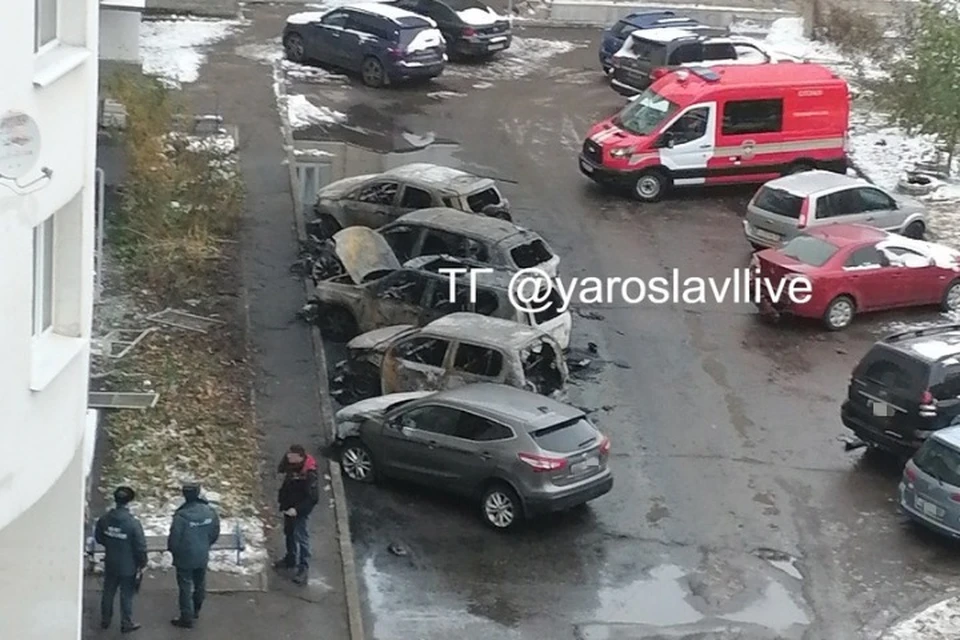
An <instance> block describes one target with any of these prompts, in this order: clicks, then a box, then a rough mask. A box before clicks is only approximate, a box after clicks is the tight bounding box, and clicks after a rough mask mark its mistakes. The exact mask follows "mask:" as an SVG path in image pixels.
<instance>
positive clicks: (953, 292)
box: [941, 280, 960, 311]
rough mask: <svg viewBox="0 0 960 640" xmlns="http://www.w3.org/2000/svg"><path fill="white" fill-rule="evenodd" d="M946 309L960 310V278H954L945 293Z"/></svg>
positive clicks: (944, 304) (944, 303)
mask: <svg viewBox="0 0 960 640" xmlns="http://www.w3.org/2000/svg"><path fill="white" fill-rule="evenodd" d="M941 306H942V307H943V310H944V311H960V280H954V281H953V282H951V283H950V286H948V287H947V290H946V291H945V292H944V293H943V304H942V305H941Z"/></svg>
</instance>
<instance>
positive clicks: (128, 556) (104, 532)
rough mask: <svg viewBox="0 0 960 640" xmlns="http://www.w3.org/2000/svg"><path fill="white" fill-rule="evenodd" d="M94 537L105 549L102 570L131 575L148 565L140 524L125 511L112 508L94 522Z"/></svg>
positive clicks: (114, 573)
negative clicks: (95, 524) (95, 523)
mask: <svg viewBox="0 0 960 640" xmlns="http://www.w3.org/2000/svg"><path fill="white" fill-rule="evenodd" d="M94 537H95V538H96V540H97V542H98V543H100V544H101V545H103V548H104V549H105V550H106V554H105V558H104V571H105V572H106V573H110V574H113V575H118V576H132V575H135V574H136V573H137V569H140V568H142V567H144V566H146V564H147V543H146V539H145V537H144V535H143V527H142V526H140V521H139V520H137V519H136V518H134V517H133V514H131V513H130V512H129V511H128V510H127V509H125V508H122V507H117V508H115V509H111V510H110V511H108V512H107V513H105V514H104V515H103V516H101V517H100V519H99V520H97V526H96V531H95V532H94Z"/></svg>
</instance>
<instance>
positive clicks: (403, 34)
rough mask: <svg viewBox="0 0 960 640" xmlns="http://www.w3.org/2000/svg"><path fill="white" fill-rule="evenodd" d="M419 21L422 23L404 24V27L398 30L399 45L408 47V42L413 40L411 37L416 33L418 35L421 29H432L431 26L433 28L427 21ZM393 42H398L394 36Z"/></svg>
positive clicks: (414, 36)
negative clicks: (414, 24)
mask: <svg viewBox="0 0 960 640" xmlns="http://www.w3.org/2000/svg"><path fill="white" fill-rule="evenodd" d="M404 19H405V20H411V21H412V20H414V18H404ZM416 19H417V20H420V18H416ZM420 21H421V22H423V24H422V25H416V26H405V27H403V28H401V29H400V32H399V44H400V46H401V47H409V46H410V43H411V42H413V39H414V38H416V37H417V35H418V34H419V33H420V32H421V31H423V30H424V29H432V28H433V27H431V26H430V25H429V23H427V22H425V21H423V20H420ZM394 42H398V40H396V37H395V38H394Z"/></svg>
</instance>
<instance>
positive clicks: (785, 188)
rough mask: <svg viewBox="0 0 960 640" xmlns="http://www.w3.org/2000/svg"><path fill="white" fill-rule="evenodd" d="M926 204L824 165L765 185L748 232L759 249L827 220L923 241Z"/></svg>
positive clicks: (751, 207) (750, 211)
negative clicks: (826, 169) (826, 168)
mask: <svg viewBox="0 0 960 640" xmlns="http://www.w3.org/2000/svg"><path fill="white" fill-rule="evenodd" d="M925 211H926V210H925V208H924V206H923V205H922V204H921V203H920V202H918V201H916V200H914V199H913V198H907V197H905V196H899V195H892V194H890V193H888V192H887V191H885V190H883V189H881V188H880V187H878V186H876V185H873V184H870V183H869V182H867V181H866V180H862V179H860V178H853V177H850V176H847V175H844V174H842V173H835V172H833V171H822V170H819V169H815V170H811V171H801V172H798V173H793V174H790V175H787V176H784V177H782V178H777V179H776V180H771V181H770V182H768V183H766V184H764V185H763V186H762V187H760V189H759V190H757V192H756V194H754V196H753V199H751V200H750V203H749V204H748V205H747V217H746V219H745V220H744V221H743V232H744V234H745V235H746V237H747V241H748V242H749V243H750V244H751V245H752V246H753V248H755V249H763V248H768V247H776V246H779V245H780V244H781V243H783V242H786V241H787V240H790V239H791V238H793V237H795V236H797V235H799V234H800V232H801V231H803V230H804V229H808V228H810V227H815V226H819V225H824V224H865V225H867V226H871V227H879V228H880V229H883V230H885V231H891V232H893V233H901V234H903V235H905V236H907V237H908V238H915V239H917V240H922V239H923V235H924V233H926V229H927V225H926V220H925Z"/></svg>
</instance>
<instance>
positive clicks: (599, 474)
mask: <svg viewBox="0 0 960 640" xmlns="http://www.w3.org/2000/svg"><path fill="white" fill-rule="evenodd" d="M336 439H337V443H338V445H339V450H340V464H341V468H342V470H343V473H344V475H346V476H347V477H348V478H350V479H351V480H356V481H360V482H372V481H374V480H375V479H377V478H381V477H389V478H396V479H400V480H407V481H410V482H415V483H419V484H423V485H427V486H431V487H435V488H441V489H443V490H445V491H448V492H451V493H454V494H458V495H462V496H467V497H470V498H475V499H477V501H478V502H479V506H480V515H481V517H482V518H483V521H484V522H485V523H486V524H488V525H489V526H491V527H493V528H494V529H498V530H501V531H502V530H507V529H512V528H515V527H516V526H517V525H518V524H520V523H521V522H522V521H523V520H524V519H525V518H528V517H531V516H535V515H537V514H541V513H545V512H555V511H562V510H564V509H569V508H572V507H576V506H579V505H582V504H585V503H586V502H588V501H590V500H594V499H596V498H599V497H600V496H602V495H604V494H606V493H608V492H609V491H610V489H611V488H612V487H613V474H612V473H611V471H610V469H609V468H608V466H607V461H608V459H609V457H610V439H609V438H607V437H606V436H605V435H603V434H602V433H600V432H599V431H598V430H597V428H596V427H595V426H594V425H593V424H592V423H591V422H590V420H589V419H587V416H586V415H585V414H584V412H583V411H581V410H580V409H577V408H576V407H572V406H570V405H566V404H562V403H560V402H557V401H555V400H552V399H550V398H547V397H545V396H541V395H537V394H535V393H531V392H529V391H524V390H522V389H516V388H514V387H508V386H504V385H499V384H489V383H478V384H470V385H466V386H463V387H458V388H456V389H452V390H448V391H440V392H437V393H429V392H422V391H414V392H408V393H400V394H392V395H387V396H378V397H376V398H370V399H368V400H362V401H361V402H358V403H356V404H352V405H350V406H348V407H345V408H343V409H341V410H340V411H339V412H337V415H336Z"/></svg>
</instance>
